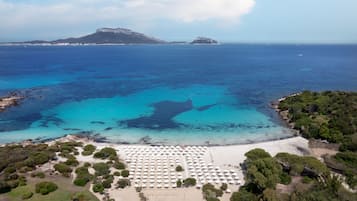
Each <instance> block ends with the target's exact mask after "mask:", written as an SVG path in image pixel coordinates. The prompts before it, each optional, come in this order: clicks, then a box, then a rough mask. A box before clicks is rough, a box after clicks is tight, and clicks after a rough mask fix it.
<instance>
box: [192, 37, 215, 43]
mask: <svg viewBox="0 0 357 201" xmlns="http://www.w3.org/2000/svg"><path fill="white" fill-rule="evenodd" d="M191 44H218V42H217V41H216V40H213V39H211V38H207V37H197V38H196V39H195V40H193V41H192V42H191Z"/></svg>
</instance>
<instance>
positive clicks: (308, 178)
mask: <svg viewBox="0 0 357 201" xmlns="http://www.w3.org/2000/svg"><path fill="white" fill-rule="evenodd" d="M311 182H312V179H311V178H310V177H307V176H305V177H303V178H302V183H304V184H309V183H311Z"/></svg>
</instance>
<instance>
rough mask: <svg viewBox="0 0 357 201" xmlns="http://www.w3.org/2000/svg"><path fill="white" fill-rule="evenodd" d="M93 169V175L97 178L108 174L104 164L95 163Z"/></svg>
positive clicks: (107, 168) (106, 166)
mask: <svg viewBox="0 0 357 201" xmlns="http://www.w3.org/2000/svg"><path fill="white" fill-rule="evenodd" d="M93 168H94V169H95V174H96V175H97V176H102V175H106V174H109V173H110V171H109V166H108V164H106V163H95V164H94V165H93Z"/></svg>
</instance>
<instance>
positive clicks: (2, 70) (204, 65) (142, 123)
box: [0, 44, 357, 144]
mask: <svg viewBox="0 0 357 201" xmlns="http://www.w3.org/2000/svg"><path fill="white" fill-rule="evenodd" d="M302 90H316V91H322V90H348V91H356V90H357V46H353V45H345V46H342V45H233V44H226V45H217V46H192V45H155V46H151V45H138V46H134V45H133V46H76V47H71V46H64V47H61V46H53V47H31V46H27V47H23V46H16V47H15V46H12V47H6V46H3V47H0V95H6V94H8V93H9V92H12V91H18V92H19V93H21V94H23V95H25V96H26V98H25V99H24V100H23V101H22V102H21V104H20V105H19V106H17V107H12V108H10V109H8V110H6V111H5V112H2V113H0V143H2V142H11V141H19V140H24V139H28V138H40V139H45V138H52V137H58V136H62V135H64V134H69V133H79V132H87V133H91V134H100V135H102V136H105V137H107V138H108V139H111V140H112V141H116V142H132V143H137V142H142V141H143V139H145V141H149V142H153V143H187V144H203V143H214V144H231V143H246V142H251V141H259V140H267V139H274V138H281V137H288V136H291V133H290V132H289V131H288V130H287V129H286V128H284V126H283V123H282V122H281V121H280V120H279V118H278V117H277V115H276V114H275V112H274V111H273V110H272V109H271V108H270V107H269V103H270V102H271V101H273V100H276V99H277V98H279V97H282V96H285V95H289V94H291V93H294V92H298V91H302Z"/></svg>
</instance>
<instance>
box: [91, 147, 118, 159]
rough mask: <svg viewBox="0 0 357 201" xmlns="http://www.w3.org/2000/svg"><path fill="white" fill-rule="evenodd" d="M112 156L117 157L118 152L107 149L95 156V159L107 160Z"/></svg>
mask: <svg viewBox="0 0 357 201" xmlns="http://www.w3.org/2000/svg"><path fill="white" fill-rule="evenodd" d="M110 156H114V157H116V156H117V152H116V151H115V149H113V148H111V147H105V148H103V149H101V150H100V151H98V152H96V153H95V154H94V158H100V159H107V158H109V157H110Z"/></svg>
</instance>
